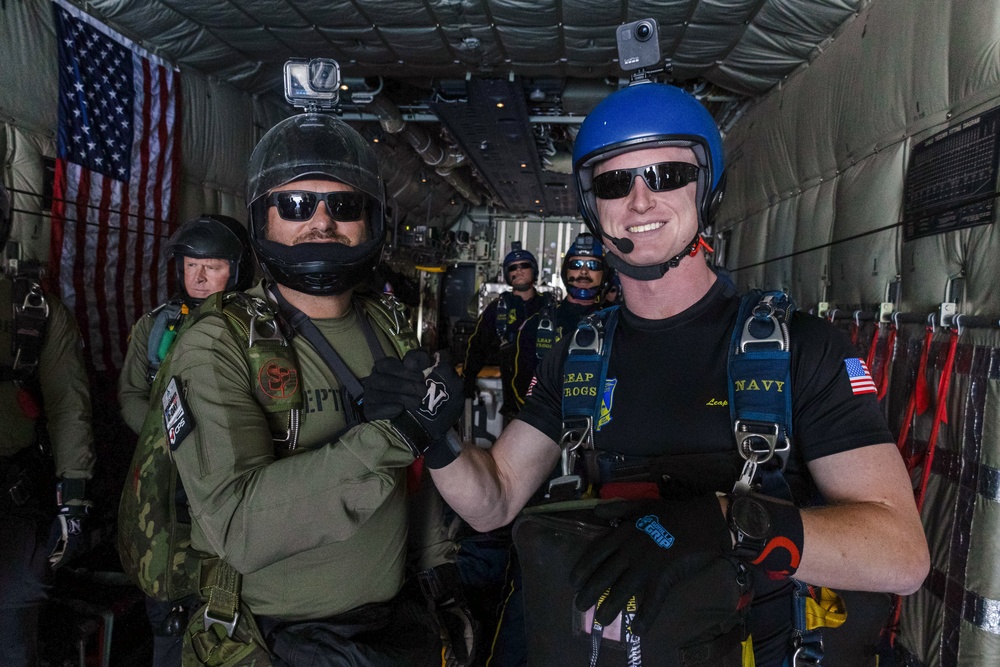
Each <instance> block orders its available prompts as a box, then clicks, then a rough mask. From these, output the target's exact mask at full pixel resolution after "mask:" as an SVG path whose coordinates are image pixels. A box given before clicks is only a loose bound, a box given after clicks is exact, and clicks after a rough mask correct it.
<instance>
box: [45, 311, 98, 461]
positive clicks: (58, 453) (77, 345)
mask: <svg viewBox="0 0 1000 667" xmlns="http://www.w3.org/2000/svg"><path fill="white" fill-rule="evenodd" d="M45 299H46V301H47V302H48V304H49V320H48V325H47V326H48V328H47V330H46V333H45V342H44V343H43V344H42V351H41V354H40V355H39V368H40V369H41V370H40V372H39V383H40V384H41V388H42V398H43V400H44V402H45V416H46V423H47V428H48V432H49V438H50V439H51V441H52V454H53V458H54V459H55V466H56V475H57V476H59V477H67V478H83V479H90V478H91V477H92V476H93V472H94V436H93V432H92V430H91V423H90V417H91V413H90V385H89V383H88V381H87V373H86V370H85V366H84V363H83V340H82V338H81V337H80V330H79V329H78V328H77V325H76V321H75V320H74V319H73V316H72V315H71V314H70V312H69V310H67V308H66V307H65V306H64V305H63V304H62V302H61V301H59V300H58V299H57V298H55V297H54V296H52V295H51V294H46V295H45Z"/></svg>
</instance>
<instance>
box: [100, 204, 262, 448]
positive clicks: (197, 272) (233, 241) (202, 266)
mask: <svg viewBox="0 0 1000 667" xmlns="http://www.w3.org/2000/svg"><path fill="white" fill-rule="evenodd" d="M166 256H167V259H171V260H173V261H174V263H175V265H176V271H177V284H178V285H179V286H180V292H179V293H178V294H177V295H176V296H173V297H171V298H170V299H169V300H167V301H166V302H165V303H163V304H161V305H160V306H158V307H157V308H155V309H154V310H153V311H151V312H149V313H146V314H145V315H144V316H142V317H141V318H140V319H139V321H138V322H136V323H135V326H134V327H133V328H132V334H131V335H130V336H129V345H128V352H126V354H125V362H124V365H123V367H122V372H121V375H120V376H119V378H118V401H119V403H120V405H121V411H122V418H123V419H124V420H125V423H126V424H128V426H129V428H131V429H132V430H133V431H135V432H136V433H139V431H141V430H142V422H143V420H144V419H145V418H146V411H147V410H148V409H149V398H150V397H149V391H150V385H151V384H152V382H153V378H154V377H155V376H156V370H157V369H158V368H159V367H160V363H161V362H162V361H163V358H164V357H165V356H166V354H167V351H168V350H169V349H170V345H171V344H172V343H173V340H174V337H175V336H176V335H177V331H178V330H179V329H180V327H181V324H183V322H184V317H185V316H186V315H187V314H188V313H190V312H191V310H192V309H194V308H197V307H198V306H199V305H201V302H202V301H204V300H205V298H206V297H208V296H211V295H212V294H215V293H216V292H223V291H225V292H231V291H233V290H239V291H243V290H245V289H247V288H248V287H250V285H251V284H252V283H253V276H254V268H255V266H256V262H254V259H253V252H252V251H251V249H250V237H249V236H248V235H247V230H246V227H244V226H243V225H241V224H240V223H239V222H237V221H236V220H234V219H233V218H230V217H228V216H225V215H202V216H199V217H197V218H194V219H192V220H188V221H187V222H185V223H184V224H183V225H181V226H180V227H179V228H178V229H177V231H176V232H174V234H173V236H171V237H170V240H169V241H168V242H167V248H166Z"/></svg>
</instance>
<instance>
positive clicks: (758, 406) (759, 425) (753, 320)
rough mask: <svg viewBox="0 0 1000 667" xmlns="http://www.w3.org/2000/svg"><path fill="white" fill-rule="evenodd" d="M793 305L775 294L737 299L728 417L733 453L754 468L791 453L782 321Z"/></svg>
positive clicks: (782, 463)
mask: <svg viewBox="0 0 1000 667" xmlns="http://www.w3.org/2000/svg"><path fill="white" fill-rule="evenodd" d="M792 312H794V305H793V303H792V301H791V299H790V298H789V297H788V295H787V294H785V293H784V292H780V291H771V292H764V291H760V290H753V291H751V292H748V293H747V294H744V295H743V296H742V297H741V299H740V308H739V314H738V315H737V319H736V324H735V326H734V328H733V336H732V340H731V342H730V346H729V360H728V374H729V413H730V418H731V420H732V423H733V432H734V434H735V436H736V444H737V448H738V450H739V452H740V455H741V456H742V457H743V458H744V459H749V458H750V456H751V454H753V455H754V456H755V458H756V463H757V464H764V463H767V462H768V461H770V460H771V459H772V458H776V459H777V460H778V463H779V468H780V469H784V467H785V463H786V462H787V460H788V456H789V453H790V451H791V440H792V386H791V349H790V340H789V336H788V325H787V323H786V320H787V318H788V317H789V316H790V315H791V313H792Z"/></svg>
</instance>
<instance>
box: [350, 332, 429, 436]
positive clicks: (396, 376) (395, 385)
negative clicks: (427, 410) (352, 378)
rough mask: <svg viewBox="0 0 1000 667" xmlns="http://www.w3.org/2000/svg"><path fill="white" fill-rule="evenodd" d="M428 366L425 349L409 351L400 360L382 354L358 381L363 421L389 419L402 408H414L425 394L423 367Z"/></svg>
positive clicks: (427, 355) (400, 411)
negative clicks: (359, 382) (360, 388)
mask: <svg viewBox="0 0 1000 667" xmlns="http://www.w3.org/2000/svg"><path fill="white" fill-rule="evenodd" d="M430 365H431V358H430V355H429V354H427V352H425V351H424V350H419V349H418V350H410V351H409V352H407V353H406V356H405V357H403V359H397V358H396V357H382V358H381V359H379V360H378V361H376V362H375V366H374V367H373V368H372V373H371V375H369V376H368V377H366V378H365V379H363V380H362V381H361V386H362V388H363V389H364V392H365V397H364V402H363V403H362V409H363V410H364V414H365V421H375V420H377V419H392V418H393V417H396V416H398V415H399V414H401V413H402V412H403V410H416V409H417V408H419V407H420V403H421V401H423V399H424V395H425V394H426V393H427V383H426V380H425V378H424V374H423V369H425V368H427V367H428V366H430Z"/></svg>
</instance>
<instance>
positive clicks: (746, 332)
mask: <svg viewBox="0 0 1000 667" xmlns="http://www.w3.org/2000/svg"><path fill="white" fill-rule="evenodd" d="M774 313H775V309H774V306H773V305H772V304H771V303H770V301H768V300H767V299H765V300H763V301H761V302H760V303H759V304H757V305H756V306H755V307H754V309H753V317H748V318H747V321H746V322H745V323H744V324H743V334H742V335H741V336H740V353H744V352H746V351H747V347H748V346H750V345H768V346H771V345H776V347H777V349H778V350H780V351H785V350H787V349H788V335H787V333H786V330H785V326H784V324H783V323H782V322H780V321H779V320H778V318H777V317H775V316H774ZM765 320H770V325H771V330H770V332H768V333H767V334H765V335H763V336H760V335H758V334H757V332H755V331H753V330H752V329H755V328H757V327H758V326H759V325H761V324H763V323H764V321H765Z"/></svg>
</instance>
